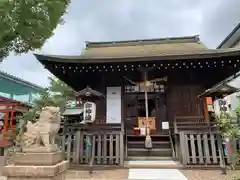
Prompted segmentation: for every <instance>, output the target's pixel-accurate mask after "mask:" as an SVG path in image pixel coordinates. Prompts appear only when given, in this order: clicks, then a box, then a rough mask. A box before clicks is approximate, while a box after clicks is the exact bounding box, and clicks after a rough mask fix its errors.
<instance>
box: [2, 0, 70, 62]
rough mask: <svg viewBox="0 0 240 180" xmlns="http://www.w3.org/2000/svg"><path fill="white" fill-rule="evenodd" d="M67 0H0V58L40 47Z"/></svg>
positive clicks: (67, 2)
mask: <svg viewBox="0 0 240 180" xmlns="http://www.w3.org/2000/svg"><path fill="white" fill-rule="evenodd" d="M69 3H70V0H1V1H0V19H1V21H0V31H1V33H0V60H2V59H3V58H4V57H6V56H7V55H8V54H9V53H10V52H15V53H26V52H28V51H29V50H30V51H31V50H35V49H38V48H41V47H42V46H43V44H44V42H45V41H46V40H47V39H48V38H49V37H51V36H52V35H53V30H54V29H55V28H56V27H57V25H58V24H59V23H60V22H62V16H63V15H64V13H65V12H66V9H67V7H68V5H69Z"/></svg>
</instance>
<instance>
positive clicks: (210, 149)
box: [175, 131, 240, 167]
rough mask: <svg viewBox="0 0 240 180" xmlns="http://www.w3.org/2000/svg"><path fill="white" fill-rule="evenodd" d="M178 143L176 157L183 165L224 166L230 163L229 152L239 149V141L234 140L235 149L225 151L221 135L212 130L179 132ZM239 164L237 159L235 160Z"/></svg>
mask: <svg viewBox="0 0 240 180" xmlns="http://www.w3.org/2000/svg"><path fill="white" fill-rule="evenodd" d="M178 142H179V144H178V143H177V144H176V146H175V147H176V151H177V157H178V159H179V160H180V161H181V162H182V164H183V165H184V166H194V165H204V166H220V167H225V165H226V164H229V163H230V159H229V157H230V153H231V152H234V151H239V149H240V147H239V144H240V141H239V140H237V141H235V145H236V146H235V149H230V152H229V153H227V152H225V150H224V149H225V147H224V145H223V140H222V137H221V135H220V134H219V133H214V132H184V131H181V132H180V133H179V141H178ZM236 164H237V165H239V164H240V162H239V161H237V162H236Z"/></svg>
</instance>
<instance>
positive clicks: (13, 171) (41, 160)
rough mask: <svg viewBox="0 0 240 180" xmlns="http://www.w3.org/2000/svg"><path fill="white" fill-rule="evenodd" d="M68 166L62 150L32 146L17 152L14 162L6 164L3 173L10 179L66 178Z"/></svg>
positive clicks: (52, 179)
mask: <svg viewBox="0 0 240 180" xmlns="http://www.w3.org/2000/svg"><path fill="white" fill-rule="evenodd" d="M39 150H40V152H39ZM68 167H69V162H68V161H65V160H64V155H63V153H62V152H61V151H59V150H52V151H50V150H49V149H46V151H45V152H44V149H37V148H32V149H25V150H24V152H17V153H16V155H15V157H14V164H12V165H7V166H4V169H3V175H4V176H6V177H7V179H8V180H26V179H27V180H33V179H39V180H65V174H66V170H67V169H68Z"/></svg>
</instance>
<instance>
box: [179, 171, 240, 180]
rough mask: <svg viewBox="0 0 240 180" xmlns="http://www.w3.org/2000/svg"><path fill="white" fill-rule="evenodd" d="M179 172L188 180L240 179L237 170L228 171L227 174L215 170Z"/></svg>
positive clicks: (239, 172)
mask: <svg viewBox="0 0 240 180" xmlns="http://www.w3.org/2000/svg"><path fill="white" fill-rule="evenodd" d="M181 172H182V173H183V174H184V175H185V176H186V177H187V178H188V180H240V171H239V170H237V171H229V172H228V173H227V175H223V174H222V172H221V171H217V170H182V171H181ZM237 177H238V178H237Z"/></svg>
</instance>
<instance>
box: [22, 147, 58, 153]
mask: <svg viewBox="0 0 240 180" xmlns="http://www.w3.org/2000/svg"><path fill="white" fill-rule="evenodd" d="M56 151H59V149H58V147H57V145H52V146H49V147H45V146H36V147H35V146H33V147H22V152H26V153H31V152H33V153H48V152H56Z"/></svg>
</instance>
